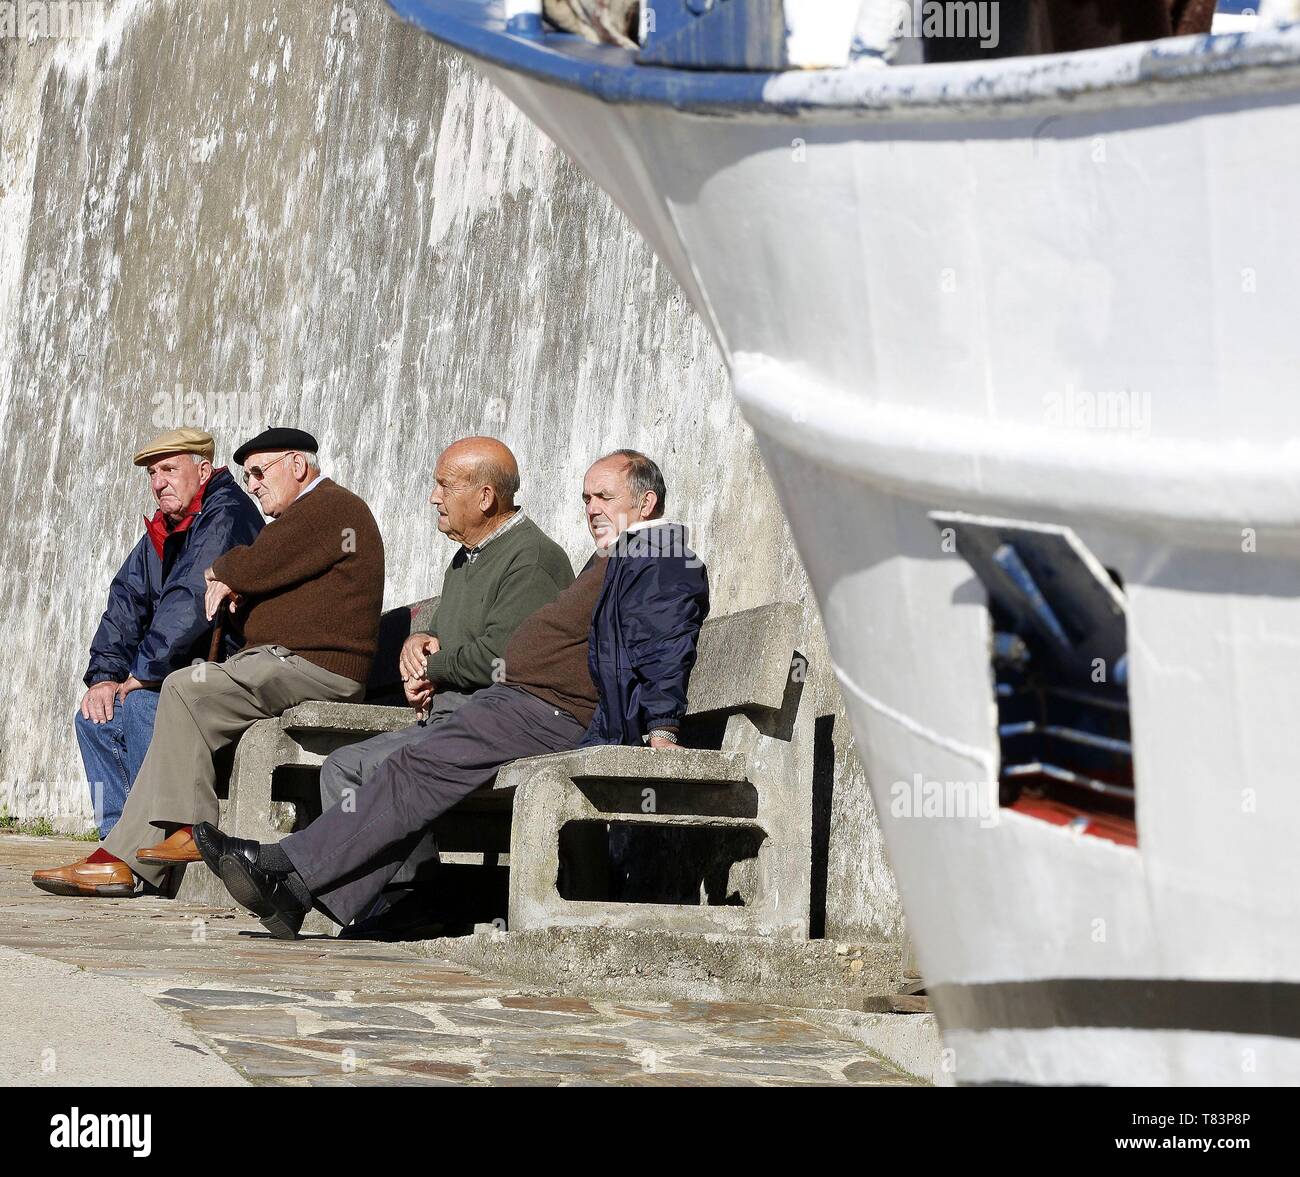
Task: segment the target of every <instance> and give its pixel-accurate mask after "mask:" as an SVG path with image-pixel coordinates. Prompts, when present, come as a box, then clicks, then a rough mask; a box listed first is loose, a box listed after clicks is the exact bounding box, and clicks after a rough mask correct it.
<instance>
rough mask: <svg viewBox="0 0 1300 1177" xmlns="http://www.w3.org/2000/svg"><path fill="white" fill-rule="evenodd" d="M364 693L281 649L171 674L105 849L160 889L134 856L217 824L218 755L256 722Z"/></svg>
mask: <svg viewBox="0 0 1300 1177" xmlns="http://www.w3.org/2000/svg"><path fill="white" fill-rule="evenodd" d="M365 689H366V688H365V684H364V683H359V682H354V681H353V680H352V679H350V678H344V677H343V676H342V675H339V674H333V673H331V672H330V671H328V670H322V669H321V668H320V667H319V666H316V665H315V664H313V663H311V662H308V661H307V659H305V658H300V657H299V656H298V655H297V654H294V653H291V652H290V651H289V650H287V649H285V647H284V646H253V647H251V648H249V649H245V650H240V651H239V653H238V654H235V655H234V656H233V657H231V658H230V659H228V660H227V661H225V662H222V663H216V662H200V663H197V664H195V665H194V666H191V667H188V668H187V669H185V670H177V671H174V672H173V673H172V674H169V675H168V676H167V677H166V678H165V679H164V680H163V685H162V693H161V696H160V698H159V700H158V714H157V716H156V717H155V719H154V724H153V740H152V741H151V742H150V744H149V751H148V752H147V753H146V754H145V758H144V763H143V764H141V765H140V772H139V775H137V777H136V778H135V784H133V785H132V786H131V792H130V794H129V795H128V796H127V799H126V805H125V806H124V807H123V809H122V816H121V817H120V818H119V819H118V822H117V825H115V826H114V827H113V828H112V830H111V831H110V832H109V835H108V837H107V838H105V839H104V847H105V849H107V850H108V851H109V853H110V854H115V855H116V856H117V857H118V858H120V859H122V860H123V861H124V862H125V863H126V864H127V865H128V866H130V868H131V869H132V870H133V871H135V873H136V874H137V875H139V876H140V878H142V879H144V880H145V882H147V883H152V884H153V885H154V886H162V884H163V882H164V881H165V878H166V875H167V871H168V869H169V868H167V867H164V866H153V865H151V864H149V863H144V862H139V861H137V859H136V857H135V855H136V851H138V850H142V849H145V848H146V847H149V846H156V845H157V844H158V843H159V842H161V841H162V840H163V839H164V838H166V837H167V836H168V835H169V834H171V833H172V831H173V830H174V829H175V828H176V827H177V826H189V825H195V824H197V823H198V822H201V821H209V822H213V823H215V822H216V820H217V813H218V810H217V792H216V778H217V774H216V768H215V767H214V765H213V761H212V758H213V755H214V754H215V753H216V752H218V751H220V750H221V749H222V748H225V747H226V746H228V745H229V744H231V743H233V742H234V741H235V740H237V739H239V737H240V736H241V735H242V734H243V733H244V732H245V731H247V730H248V728H250V727H252V725H253V724H255V723H256V722H257V721H258V720H259V719H269V718H270V717H272V716H275V715H280V714H281V713H282V712H285V711H287V710H288V709H289V708H290V707H295V706H297V705H298V704H299V703H305V702H307V701H308V700H309V699H319V700H322V701H324V702H331V703H357V702H360V700H361V698H362V697H363V696H364V694H365Z"/></svg>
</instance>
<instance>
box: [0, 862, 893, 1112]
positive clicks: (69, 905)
mask: <svg viewBox="0 0 1300 1177" xmlns="http://www.w3.org/2000/svg"><path fill="white" fill-rule="evenodd" d="M91 848H92V844H87V843H85V842H68V841H62V840H56V839H51V838H23V837H0V944H3V945H6V946H8V947H10V948H13V949H17V950H19V951H20V952H24V953H30V954H34V955H36V956H40V957H45V958H49V959H53V960H58V961H62V962H64V963H66V964H70V965H75V966H78V967H80V968H83V969H86V970H88V971H91V972H93V973H95V974H100V975H104V976H111V977H120V978H124V979H125V980H126V981H128V982H129V983H130V984H131V985H132V986H133V987H134V988H135V989H136V990H138V991H140V992H142V993H144V994H146V995H147V996H149V997H151V998H153V999H154V1000H155V1001H157V1002H158V1003H159V1004H160V1005H163V1006H167V1007H170V1008H172V1009H175V1010H177V1011H179V1013H180V1016H181V1017H182V1018H183V1020H184V1022H185V1023H186V1024H187V1025H188V1027H189V1028H190V1029H191V1030H193V1031H194V1033H195V1034H196V1035H197V1036H198V1038H199V1039H200V1040H201V1041H205V1042H208V1043H210V1044H211V1045H212V1046H213V1047H214V1048H215V1052H216V1053H217V1054H218V1055H220V1056H221V1057H222V1058H224V1059H225V1061H226V1062H227V1063H229V1064H231V1065H232V1066H233V1067H235V1068H236V1069H237V1070H238V1071H239V1072H240V1073H241V1074H242V1075H244V1076H246V1077H247V1078H248V1079H249V1080H250V1081H251V1082H253V1083H256V1084H263V1085H264V1084H274V1085H283V1086H295V1087H296V1086H408V1085H413V1084H415V1085H424V1086H447V1085H464V1084H471V1085H475V1086H500V1087H520V1086H565V1087H569V1086H611V1085H613V1086H636V1087H665V1086H693V1087H711V1086H721V1085H728V1086H730V1085H740V1086H762V1087H771V1086H800V1085H807V1084H833V1085H836V1086H868V1087H871V1086H900V1085H912V1084H914V1083H915V1082H916V1081H915V1080H913V1079H911V1078H910V1077H909V1076H907V1075H904V1074H902V1073H900V1072H899V1071H897V1070H896V1069H895V1068H894V1067H892V1066H891V1065H890V1064H888V1063H886V1062H883V1061H881V1060H879V1059H877V1058H875V1057H874V1056H872V1055H871V1054H869V1053H868V1052H867V1051H865V1050H864V1048H863V1047H861V1046H860V1045H858V1044H857V1043H855V1042H851V1041H847V1040H844V1039H840V1038H836V1037H834V1036H833V1035H832V1034H831V1033H830V1032H829V1031H827V1030H825V1029H822V1028H821V1027H818V1026H814V1025H813V1024H811V1023H810V1022H807V1021H805V1020H803V1019H802V1018H800V1017H799V1016H798V1015H797V1014H796V1013H794V1012H792V1011H790V1010H785V1009H781V1008H778V1007H774V1006H763V1005H744V1004H731V1003H721V1002H673V1003H671V1004H633V1003H628V1002H622V1001H613V1000H611V1001H595V1000H591V1001H589V1000H585V999H582V998H573V997H560V996H554V995H548V994H546V993H537V992H530V991H521V990H520V989H518V988H515V987H512V986H511V985H510V984H509V983H507V982H502V981H497V980H492V979H489V978H486V977H482V976H477V975H475V974H473V973H471V972H468V971H466V970H465V969H463V968H461V967H458V966H456V965H452V964H449V963H446V964H440V963H439V962H437V961H433V960H429V959H427V958H423V957H419V956H416V955H415V954H414V953H411V952H408V951H406V950H405V949H403V948H402V947H401V946H400V945H392V944H381V943H363V942H354V943H349V942H345V941H338V940H333V939H330V938H328V937H319V938H310V939H304V940H301V941H297V942H294V943H286V942H282V941H277V940H273V939H271V938H270V937H269V936H268V935H267V934H266V933H265V932H264V931H263V929H262V926H261V925H260V924H259V923H258V922H257V921H256V920H255V919H253V918H252V917H251V916H249V915H247V914H246V913H244V912H242V911H237V910H235V909H223V908H212V907H195V906H187V905H179V904H176V903H174V902H171V901H168V900H163V899H152V898H147V899H112V900H105V899H97V900H79V899H64V898H57V897H55V896H52V895H45V894H43V893H42V892H40V891H38V890H36V889H35V888H34V887H33V886H32V885H31V882H30V875H31V872H32V871H33V870H34V869H36V868H38V867H44V866H53V865H58V864H62V863H65V862H72V861H74V860H75V859H77V858H79V857H83V856H84V855H85V854H86V853H88V852H89V850H90V849H91ZM198 869H200V870H201V869H203V867H202V866H201V865H200V866H199V867H198ZM31 1016H32V1018H33V1019H39V1018H40V1017H42V1011H41V1010H40V1009H33V1010H32V1011H31ZM85 1030H86V1036H87V1040H88V1041H93V1040H94V1036H95V1026H94V1025H87V1026H86V1027H85ZM4 1049H5V1047H4V1043H3V1039H2V1038H0V1052H3V1051H4ZM10 1069H11V1071H12V1069H13V1060H10ZM151 1081H152V1082H157V1083H159V1084H166V1082H167V1077H166V1076H165V1075H160V1076H156V1077H155V1078H154V1079H153V1080H151V1079H150V1077H148V1076H145V1075H130V1076H128V1075H123V1083H129V1084H133V1085H148V1084H149V1083H150V1082H151Z"/></svg>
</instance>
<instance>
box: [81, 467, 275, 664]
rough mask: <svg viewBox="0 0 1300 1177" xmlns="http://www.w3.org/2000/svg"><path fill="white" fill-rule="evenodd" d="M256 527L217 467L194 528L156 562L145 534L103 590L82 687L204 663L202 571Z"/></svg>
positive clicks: (208, 635)
mask: <svg viewBox="0 0 1300 1177" xmlns="http://www.w3.org/2000/svg"><path fill="white" fill-rule="evenodd" d="M262 526H263V519H262V513H261V511H259V510H258V509H257V505H256V504H255V503H254V502H253V500H252V499H250V498H249V497H248V495H246V494H245V493H244V492H243V491H242V490H241V489H240V487H239V485H238V483H236V482H235V480H234V479H233V478H232V477H231V476H230V472H229V471H228V470H225V469H224V468H223V469H221V470H217V471H215V472H214V473H213V475H212V477H211V478H209V479H208V482H207V487H206V488H205V490H204V492H203V503H202V506H201V507H200V509H199V513H198V514H197V515H196V516H195V517H194V522H193V523H191V524H190V526H189V527H188V528H187V529H186V530H185V531H178V532H173V533H172V534H171V535H169V536H168V537H167V538H166V539H165V540H164V541H163V554H162V557H161V558H159V556H158V552H157V550H156V549H155V548H154V545H153V541H152V540H151V539H150V538H149V535H148V533H147V532H146V533H145V534H144V535H143V536H141V537H140V542H139V543H138V544H136V545H135V547H134V548H133V549H132V550H131V554H130V555H129V556H127V558H126V563H125V564H123V565H122V567H121V568H120V569H118V573H117V575H116V576H115V577H113V583H112V584H111V585H110V586H109V590H108V608H106V609H105V610H104V616H103V618H102V619H101V620H100V623H99V628H98V629H97V630H96V631H95V640H94V641H92V642H91V643H90V666H89V667H88V668H87V670H86V677H85V683H86V685H87V686H93V685H94V684H95V683H97V682H122V681H124V680H125V679H126V676H127V675H128V674H133V675H135V677H136V678H138V679H140V680H141V681H142V682H156V681H158V680H161V679H164V678H166V677H167V676H168V675H169V674H170V673H171V672H172V671H173V670H179V669H180V668H181V667H182V666H188V665H189V664H190V663H191V662H192V661H194V659H196V658H206V657H207V656H208V643H209V642H211V640H212V626H211V624H210V623H209V622H208V620H207V618H206V617H205V616H204V609H203V594H204V591H205V585H204V583H203V572H204V570H205V569H206V568H208V567H209V566H210V565H211V564H212V561H213V560H215V559H216V558H217V557H218V556H220V555H221V554H222V552H227V551H229V550H230V549H231V548H233V547H234V546H235V545H236V544H251V543H252V542H253V540H254V539H256V538H257V533H258V532H259V531H261V530H262ZM224 647H225V653H226V654H227V655H229V654H233V653H234V652H235V651H236V650H238V649H239V639H238V638H236V637H234V636H233V635H231V634H229V633H227V634H226V635H225V639H224Z"/></svg>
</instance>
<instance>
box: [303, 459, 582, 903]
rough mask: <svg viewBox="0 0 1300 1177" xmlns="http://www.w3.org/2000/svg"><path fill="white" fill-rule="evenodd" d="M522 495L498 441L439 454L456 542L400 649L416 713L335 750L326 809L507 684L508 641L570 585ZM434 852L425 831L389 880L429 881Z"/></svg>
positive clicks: (568, 569) (444, 524)
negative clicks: (425, 620)
mask: <svg viewBox="0 0 1300 1177" xmlns="http://www.w3.org/2000/svg"><path fill="white" fill-rule="evenodd" d="M518 491H519V467H518V464H517V463H516V461H515V456H514V454H512V453H511V452H510V450H509V449H508V448H507V447H506V446H505V445H503V444H502V443H501V442H499V441H497V440H496V439H495V438H491V437H467V438H462V439H461V440H460V441H457V442H455V443H454V444H453V445H451V446H449V447H448V448H447V449H446V450H444V451H443V452H442V454H440V455H439V457H438V461H437V465H436V466H435V468H434V486H433V492H432V494H430V496H429V502H430V503H432V504H433V506H434V507H435V508H436V509H437V511H438V530H439V531H440V532H442V534H443V535H445V536H446V537H447V538H448V539H450V540H452V541H453V542H455V543H457V544H459V545H460V546H459V548H458V549H457V551H456V554H455V555H454V556H453V557H452V559H451V563H450V564H449V565H448V567H447V571H446V573H445V575H444V577H443V582H442V596H441V598H440V599H439V602H438V609H437V612H436V613H435V614H434V619H433V624H432V625H431V626H430V629H431V630H432V632H431V633H417V634H412V635H411V637H410V638H409V639H408V640H407V642H406V644H405V645H404V646H403V648H402V654H401V659H400V663H401V671H402V680H403V688H404V690H405V692H406V698H407V702H409V703H410V704H411V706H412V707H413V708H414V709H415V710H416V711H417V712H418V713H419V716H420V718H419V720H418V721H417V722H416V723H413V724H412V725H411V726H410V727H408V728H403V729H402V730H401V731H396V732H385V733H383V734H382V735H378V736H373V737H371V738H370V739H368V740H364V741H362V742H360V743H357V744H349V745H347V746H346V747H343V748H339V749H337V750H336V751H335V752H333V753H331V754H330V756H329V757H328V758H327V759H326V760H325V763H324V764H322V765H321V771H320V794H321V808H322V810H328V809H330V808H331V807H333V806H335V805H338V804H340V803H347V802H348V801H349V799H351V800H353V801H355V799H356V795H355V790H357V789H360V788H364V787H365V785H366V783H367V782H368V781H369V779H370V776H371V774H372V773H373V772H374V771H375V770H376V769H377V768H378V767H379V765H380V764H382V763H383V761H384V760H386V759H387V758H388V757H389V756H391V755H392V754H393V753H394V752H396V751H397V749H398V748H400V747H402V746H403V745H404V744H408V743H411V742H413V741H417V740H421V739H425V738H427V736H428V728H429V726H430V725H432V724H435V723H437V722H439V721H440V720H442V719H443V718H445V717H446V716H448V715H450V714H451V713H452V712H453V711H455V710H456V709H457V708H459V707H460V706H461V705H462V704H463V703H465V702H467V701H468V700H469V698H470V696H471V695H472V694H473V693H474V692H475V691H478V690H482V689H483V688H484V687H489V686H491V685H492V684H493V682H499V681H501V678H502V674H501V669H502V657H503V655H504V654H505V648H506V643H507V642H508V641H509V640H510V637H511V635H512V634H513V633H514V632H515V630H516V629H517V628H518V627H519V624H520V622H522V621H523V620H524V618H526V617H528V616H529V615H530V614H532V613H534V612H536V611H537V610H538V609H540V608H541V607H542V606H543V605H546V604H549V603H550V602H551V601H553V600H555V598H556V597H557V596H559V594H560V592H561V591H562V590H564V589H566V588H568V587H569V585H570V584H572V583H573V567H572V566H571V565H570V563H569V558H568V556H566V555H565V554H564V549H563V548H561V547H560V545H559V544H557V543H555V541H554V540H552V539H550V538H549V537H548V536H547V535H546V533H545V532H543V531H542V529H541V528H540V527H538V526H537V524H536V523H534V522H533V521H532V520H531V519H529V518H528V517H527V516H526V515H525V514H524V512H523V510H522V509H521V508H520V507H518V506H516V505H515V495H516V494H517V493H518ZM437 857H438V853H437V846H436V844H435V843H434V841H433V839H432V838H431V837H426V838H425V839H424V840H423V841H422V842H421V843H420V844H419V846H417V847H416V849H415V850H414V851H413V852H412V854H411V855H410V857H409V858H408V859H407V860H406V862H405V864H404V865H403V867H402V869H401V870H400V871H399V872H398V874H397V875H396V876H395V877H394V878H393V880H392V882H391V883H390V884H389V886H390V887H397V888H400V887H404V886H409V885H410V884H412V883H415V882H418V881H419V880H420V879H421V878H422V877H427V875H428V874H429V873H430V872H431V870H432V869H433V868H434V867H435V866H436V864H437Z"/></svg>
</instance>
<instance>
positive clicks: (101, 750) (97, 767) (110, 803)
mask: <svg viewBox="0 0 1300 1177" xmlns="http://www.w3.org/2000/svg"><path fill="white" fill-rule="evenodd" d="M157 710H158V692H157V691H151V690H149V689H148V688H147V687H141V688H140V689H139V690H135V691H132V692H131V693H130V694H129V695H127V697H126V698H125V699H123V700H122V701H121V702H120V703H115V704H114V705H113V718H112V719H110V720H109V721H108V722H107V723H94V722H92V721H91V720H89V719H83V718H82V716H81V712H80V711H78V712H77V716H76V719H75V721H74V723H75V726H76V729H77V743H78V744H80V745H81V763H82V764H83V765H85V767H86V781H87V782H88V783H89V785H90V800H91V804H93V805H94V807H95V824H96V825H97V826H98V827H99V836H100V837H101V838H106V837H108V831H109V830H111V829H112V828H113V827H114V826H115V825H117V819H118V818H119V817H121V816H122V806H123V805H125V804H126V795H127V794H128V793H129V792H130V791H131V786H132V785H133V784H135V777H136V773H138V772H139V771H140V765H141V763H143V761H144V754H145V753H146V752H147V751H149V741H150V740H152V739H153V717H154V712H156V711H157Z"/></svg>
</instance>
